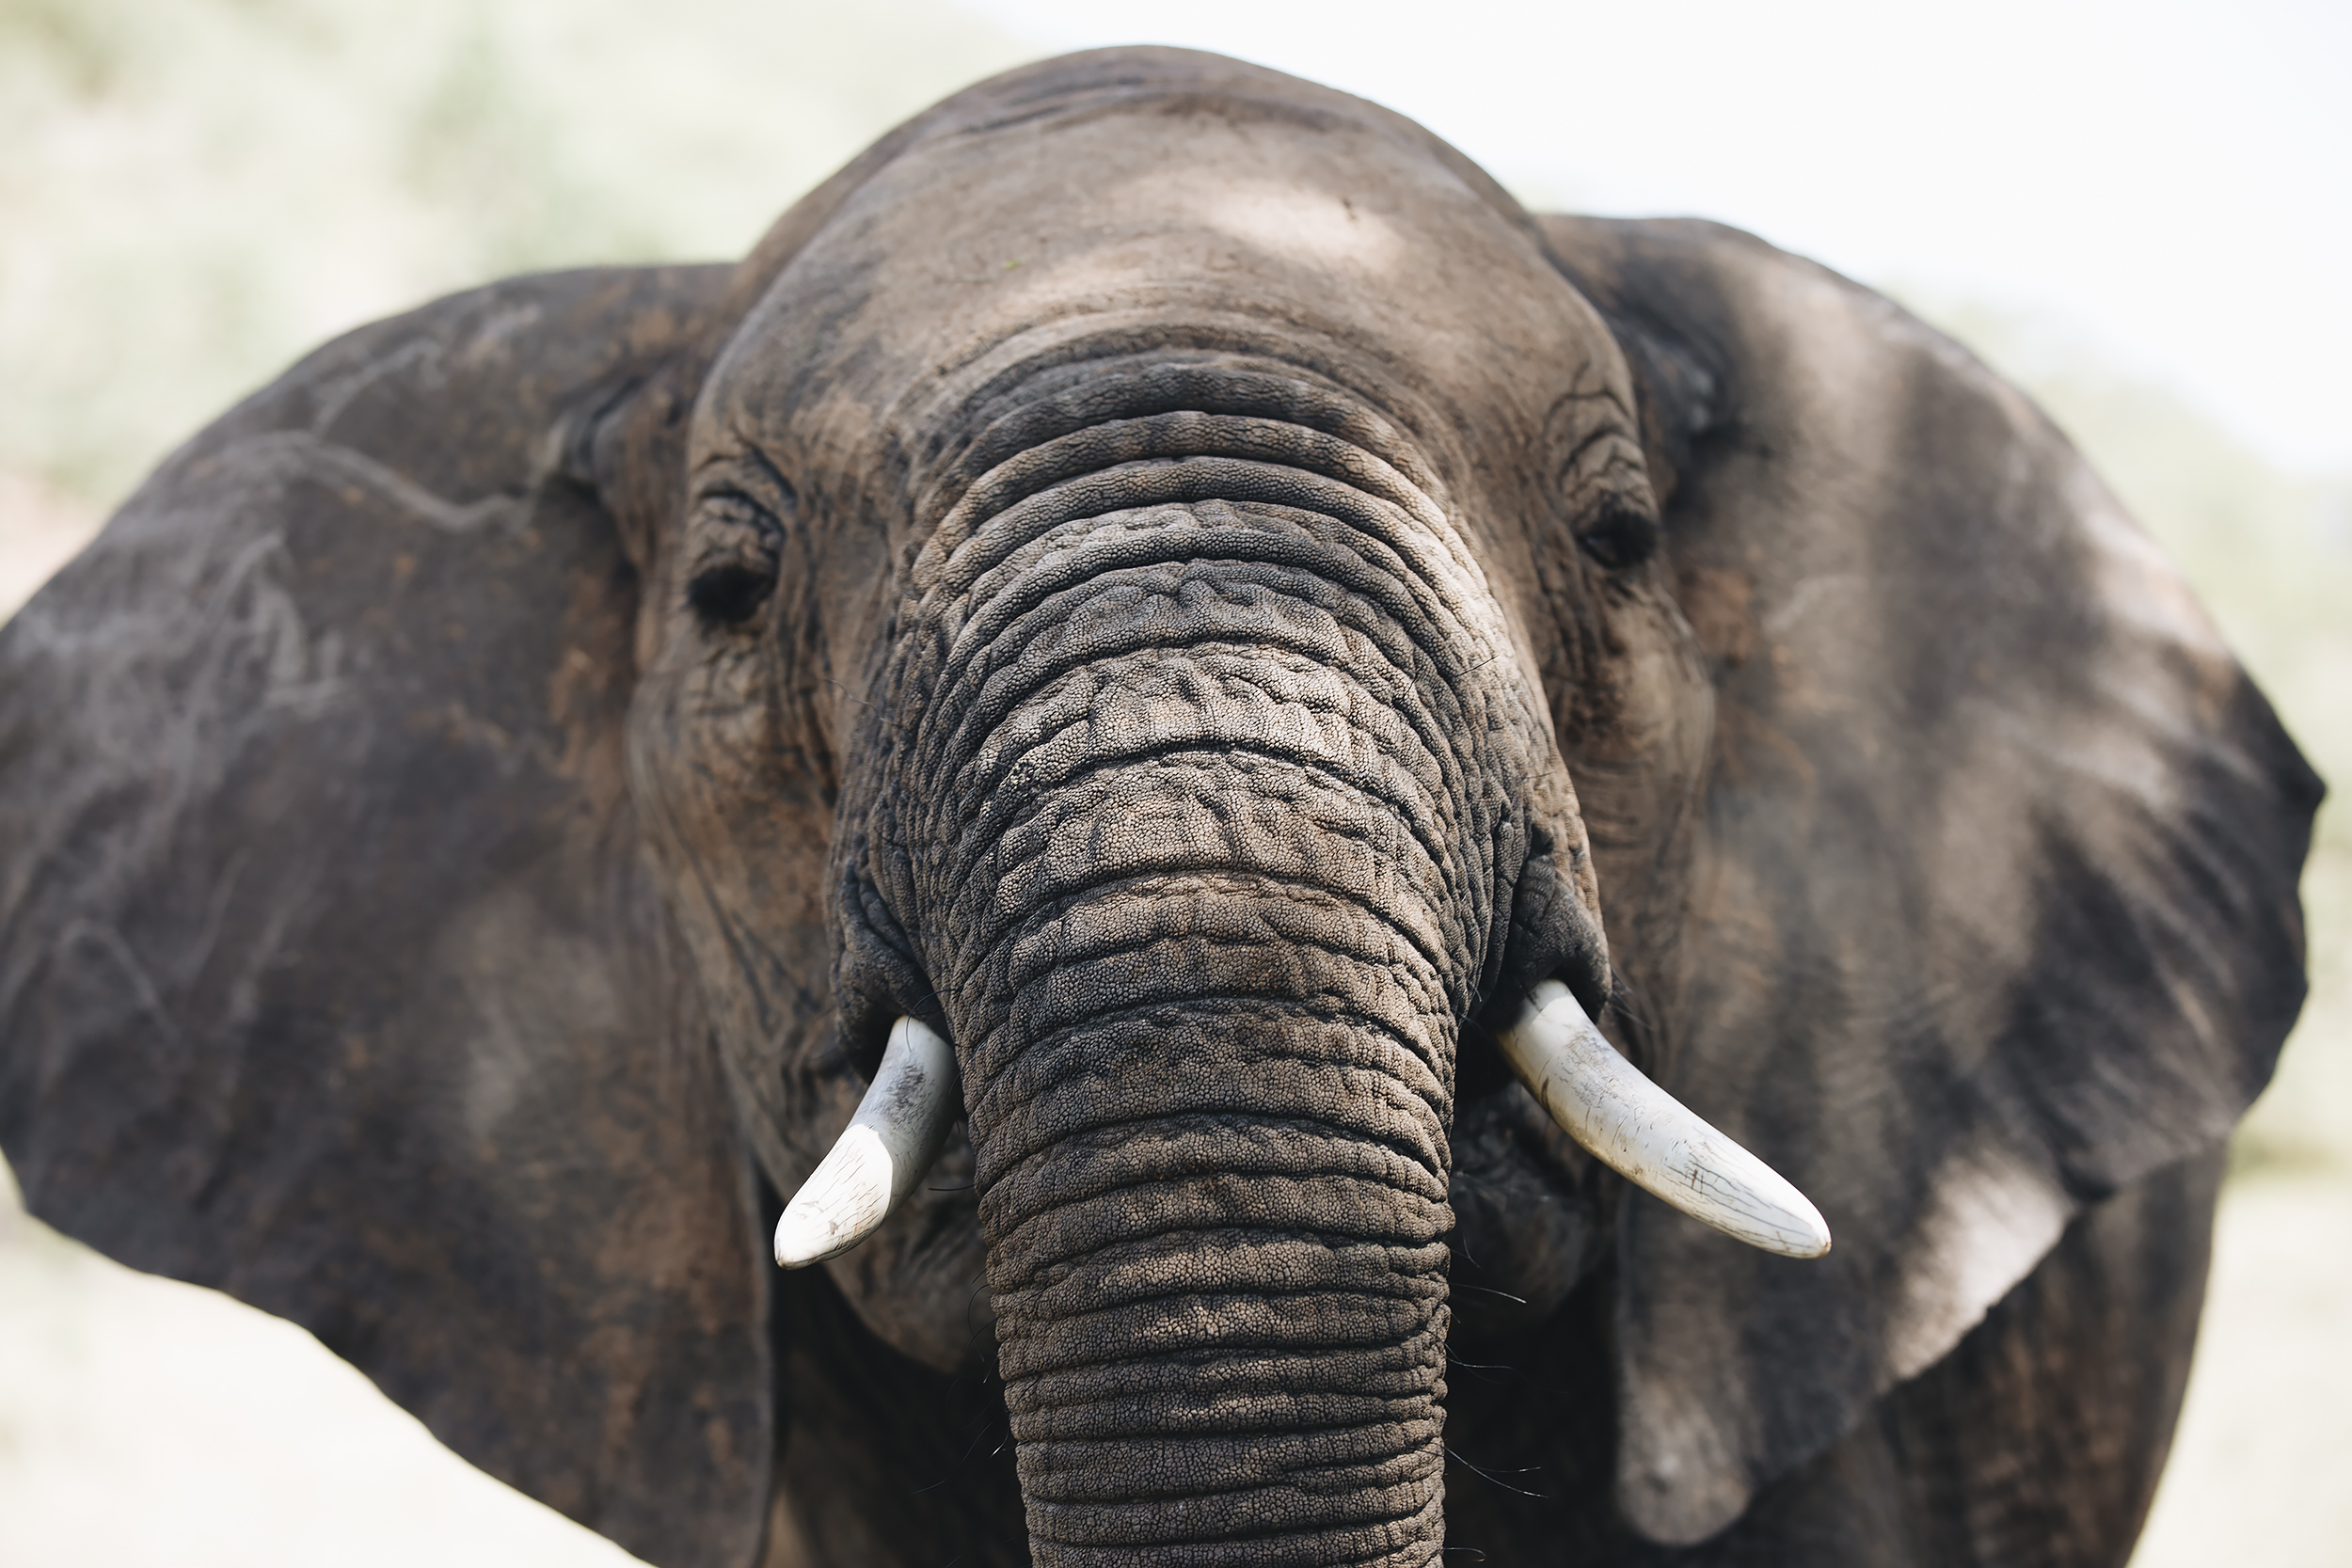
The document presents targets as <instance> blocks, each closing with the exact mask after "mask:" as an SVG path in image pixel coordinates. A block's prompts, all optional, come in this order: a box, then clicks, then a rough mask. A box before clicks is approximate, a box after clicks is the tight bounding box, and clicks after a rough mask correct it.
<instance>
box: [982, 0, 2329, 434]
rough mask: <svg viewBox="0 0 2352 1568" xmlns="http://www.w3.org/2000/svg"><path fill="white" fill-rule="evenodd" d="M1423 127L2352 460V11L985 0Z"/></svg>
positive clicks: (1880, 2) (2252, 1) (1606, 203)
mask: <svg viewBox="0 0 2352 1568" xmlns="http://www.w3.org/2000/svg"><path fill="white" fill-rule="evenodd" d="M967 4H968V5H969V6H970V8H973V9H976V10H977V11H979V12H981V13H982V14H984V15H987V16H989V17H992V18H993V19H994V20H996V21H997V22H999V23H1000V24H1003V25H1005V26H1006V27H1007V28H1009V29H1010V30H1013V31H1015V32H1018V33H1020V34H1022V35H1024V36H1025V37H1026V38H1028V39H1029V40H1033V41H1035V42H1037V43H1039V44H1042V45H1046V46H1051V47H1057V48H1067V49H1081V48H1091V47H1094V46H1097V45H1102V44H1110V43H1134V42H1157V43H1176V44H1184V45H1187V46H1190V47H1194V48H1201V49H1215V50H1217V51H1219V52H1220V53H1224V54H1228V55H1240V56H1242V57H1244V58H1247V59H1251V60H1256V61H1259V62H1261V63H1263V64H1265V65H1270V66H1274V67H1277V68H1279V69H1280V70H1283V71H1292V72H1295V73H1296V74H1298V75H1302V76H1308V77H1311V78H1313V79H1315V80H1318V81H1322V82H1326V83H1328V84H1330V85H1332V86H1334V87H1343V88H1345V89H1347V90H1348V91H1351V92H1356V93H1360V94H1362V95H1363V96H1365V97H1367V98H1371V99H1375V100H1376V101H1378V102H1380V103H1385V104H1388V105H1389V106H1390V107H1391V108H1394V109H1398V110H1401V111H1402V112H1404V113H1406V114H1407V115H1410V116H1412V117H1413V118H1414V119H1418V120H1420V121H1421V122H1422V124H1424V125H1426V126H1428V127H1429V128H1430V129H1432V130H1434V131H1436V132H1437V133H1438V134H1439V135H1443V136H1445V137H1446V138H1447V139H1449V140H1450V141H1452V142H1454V144H1455V145H1456V146H1458V147H1459V148H1461V149H1462V150H1464V151H1465V152H1467V153H1469V154H1470V156H1471V157H1472V158H1475V159H1476V160H1478V161H1479V162H1480V163H1481V164H1483V165H1485V166H1486V168H1487V169H1488V170H1489V171H1490V172H1492V173H1494V174H1495V175H1496V176H1497V177H1498V178H1500V179H1501V180H1502V181H1503V182H1504V183H1506V184H1508V185H1510V186H1512V187H1513V188H1514V189H1515V190H1517V191H1518V193H1519V194H1520V195H1521V196H1522V197H1524V198H1529V199H1531V200H1535V201H1540V202H1543V203H1545V204H1556V205H1559V206H1563V207H1573V208H1576V209H1578V210H1581V211H1584V212H1593V213H1603V214H1625V215H1629V214H1691V215H1696V216H1702V217H1711V218H1718V219H1721V220H1723V221H1724V222H1726V223H1733V224H1737V225H1739V226H1740V227H1741V228H1744V229H1749V230H1755V231H1756V232H1757V233H1759V234H1762V235H1763V236H1764V237H1765V238H1767V239H1770V240H1772V241H1773V242H1774V243H1776V244H1779V245H1785V246H1787V247H1788V248H1789V249H1792V250H1796V251H1800V252H1803V253H1804V254H1806V255H1809V256H1812V257H1814V258H1816V259H1817V260H1820V261H1826V262H1828V263H1829V264H1830V265H1832V266H1835V267H1836V268H1837V269H1838V270H1840V271H1842V272H1845V273H1848V274H1850V275H1851V276H1853V277H1859V278H1863V279H1865V280H1867V281H1869V282H1873V283H1878V284H1882V285H1883V284H1894V285H1896V286H1898V287H1909V288H1912V289H1916V290H1924V291H1927V292H1929V293H1931V294H1940V295H1952V296H1964V297H1968V298H1972V299H1981V300H1985V301H1989V302H1992V303H1994V304H1996V305H1999V306H2002V307H2006V308H2009V309H2018V310H2022V311H2025V312H2027V313H2029V314H2033V315H2037V316H2044V317H2047V318H2048V319H2049V320H2050V321H2051V322H2052V323H2053V324H2055V325H2058V326H2059V327H2061V328H2062V329H2064V330H2067V331H2071V332H2074V333H2076V334H2079V335H2080V336H2081V337H2082V338H2083V339H2084V340H2085V341H2086V344H2087V346H2089V347H2091V348H2094V349H2096V350H2097V351H2098V352H2099V353H2100V355H2101V356H2102V357H2104V358H2106V359H2108V360H2110V361H2112V362H2114V363H2115V364H2117V365H2118V366H2119V367H2120V368H2123V369H2126V370H2130V371H2134V372H2139V373H2142V374H2145V375H2148V376H2150V377H2151V378H2153V379H2155V380H2158V381H2161V382H2162V383H2164V384H2165V385H2167V386H2168V387H2169V388H2172V389H2174V390H2175V391H2177V392H2179V393H2180V394H2181V395H2182V396H2184V397H2185V398H2186V399H2187V400H2188V401H2190V402H2191V403H2192V404H2195V405H2197V406H2199V407H2201V408H2202V409H2204V410H2206V411H2207V412H2209V413H2211V414H2213V415H2214V416H2216V417H2217V419H2219V420H2221V421H2222V422H2223V423H2224V424H2225V425H2227V426H2228V427H2229V428H2230V429H2231V430H2232V431H2233V433H2235V434H2236V435H2237V436H2240V437H2241V438H2243V439H2244V440H2246V441H2247V442H2248V443H2249V445H2251V446H2252V447H2254V448H2255V450H2257V451H2260V452H2261V453H2263V454H2264V455H2265V456H2267V457H2269V458H2270V459H2271V460H2273V461H2274V462H2277V463H2280V464H2281V465H2284V466H2286V467H2291V468H2296V469H2301V470H2305V471H2310V470H2315V469H2324V470H2330V471H2335V472H2344V471H2352V391H2347V388H2346V379H2345V377H2346V373H2347V368H2352V287H2347V284H2348V283H2352V0H2235V3H2233V4H2231V5H2228V6H2219V5H2206V6H2190V5H2183V4H2177V3H2162V0H2159V3H2146V4H2137V5H2131V4H2120V3H2115V0H2057V3H2042V4H2034V3H2028V0H1973V3H1971V4H1968V5H1965V6H1955V5H1949V4H1946V5H1935V6H1925V5H1898V4H1888V3H1886V0H1793V3H1792V0H1773V3H1772V4H1754V3H1747V4H1732V3H1724V0H1671V3H1659V4H1629V3H1626V0H1612V3H1610V4H1594V3H1590V0H1571V3H1559V0H1554V3H1550V4H1528V3H1518V0H1453V3H1450V4H1448V5H1445V6H1443V7H1434V6H1428V5H1407V4H1404V3H1402V0H1357V3H1354V4H1348V5H1334V4H1306V3H1297V0H1188V3H1185V4H1183V5H1176V6H1171V5H1168V4H1167V3H1166V0H1157V3H1152V4H1145V3H1142V0H967Z"/></svg>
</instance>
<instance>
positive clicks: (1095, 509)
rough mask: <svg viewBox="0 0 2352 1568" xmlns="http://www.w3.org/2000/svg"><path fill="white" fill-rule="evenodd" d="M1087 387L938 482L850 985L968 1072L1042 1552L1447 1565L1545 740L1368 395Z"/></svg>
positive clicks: (1126, 374)
mask: <svg viewBox="0 0 2352 1568" xmlns="http://www.w3.org/2000/svg"><path fill="white" fill-rule="evenodd" d="M1058 373H1059V375H1060V377H1061V381H1062V383H1064V384H1065V385H1063V386H1062V387H1061V388H1060V389H1058V390H1057V389H1055V388H1053V387H1050V386H1048V387H1044V388H1042V390H1041V387H1040V386H1036V385H1033V386H1029V387H1025V388H1023V389H1022V395H1021V396H1020V397H1018V398H1016V399H1015V400H1013V406H1012V407H1011V409H1010V411H1009V412H1008V413H1006V414H1004V415H1002V416H1001V417H999V418H997V419H995V420H993V422H989V423H986V424H985V425H984V426H983V428H982V431H981V434H980V435H979V436H977V438H976V439H975V440H974V441H973V442H972V443H971V444H970V446H969V448H968V449H967V450H966V451H964V453H963V454H962V455H961V458H959V459H957V460H956V464H955V469H954V471H951V472H950V473H949V475H948V478H949V480H951V481H952V482H953V483H946V482H942V483H941V485H940V492H944V493H946V495H947V498H948V499H946V500H944V501H942V502H940V503H939V513H938V515H937V516H936V520H935V522H934V524H933V526H932V528H931V530H930V545H929V546H927V548H926V550H925V553H924V556H923V558H922V560H921V561H919V562H917V563H916V567H915V572H914V587H915V589H916V590H917V593H918V597H919V602H918V603H917V604H915V605H914V606H912V607H910V613H909V614H908V617H907V626H908V630H907V633H906V635H905V636H904V637H903V638H902V640H901V641H900V642H899V644H898V650H897V652H896V654H895V656H894V658H895V663H894V668H893V671H892V673H891V675H890V677H889V679H888V681H887V682H886V684H885V688H884V697H883V701H882V702H880V703H878V704H877V705H876V706H875V712H876V713H877V714H880V715H891V714H902V715H906V716H908V722H907V723H906V724H904V725H903V726H898V725H895V724H885V723H884V722H883V721H882V720H880V719H878V720H877V721H875V722H876V741H875V744H876V747H877V751H878V754H879V759H880V760H879V762H878V764H877V766H876V768H875V770H874V772H873V773H872V774H870V775H869V776H868V777H869V778H870V781H871V783H870V785H869V793H868V794H867V795H866V805H865V806H864V807H863V818H864V821H865V823H866V828H865V830H864V832H862V833H861V834H860V835H859V836H858V837H857V838H856V839H855V840H854V841H852V842H850V843H849V844H848V852H849V854H850V860H849V862H848V863H847V866H846V870H847V873H848V874H847V876H846V877H845V879H844V884H843V897H842V899H841V903H840V908H841V909H842V910H843V911H844V926H845V929H846V930H847V932H848V934H849V938H850V942H849V948H848V952H849V958H848V959H847V960H845V962H846V968H845V971H844V975H845V979H844V984H845V987H846V989H847V990H849V991H850V993H852V994H857V993H862V994H865V995H868V996H871V997H873V998H875V1001H874V1003H872V1004H870V1005H869V1007H870V1008H871V1009H872V1010H875V1011H880V1010H882V1009H884V1008H887V1007H891V1006H896V1007H898V1008H900V1009H908V1008H914V1007H917V1006H920V1005H921V1003H920V1002H919V1001H918V1000H917V999H922V998H927V997H929V996H930V995H931V994H933V993H934V988H935V995H936V997H937V1004H938V1005H937V1011H936V1015H935V1016H937V1017H939V1018H940V1020H941V1022H943V1023H944V1024H945V1025H946V1032H947V1033H948V1035H949V1036H950V1037H952V1038H953V1040H954V1042H955V1049H956V1053H957V1057H958V1064H957V1065H958V1067H959V1069H960V1070H961V1079H962V1086H963V1097H964V1106H965V1110H966V1112H967V1116H968V1120H969V1126H970V1129H971V1133H972V1139H973V1144H974V1148H975V1150H976V1152H977V1159H978V1168H977V1180H978V1186H979V1189H980V1192H981V1202H980V1213H981V1224H982V1229H983V1232H984V1235H985V1238H986V1241H987V1243H988V1248H989V1259H990V1260H989V1282H990V1286H991V1289H992V1291H993V1293H994V1299H995V1313H996V1329H997V1336H998V1344H999V1359H1000V1366H1001V1370H1002V1371H1003V1374H1004V1378H1005V1382H1006V1386H1007V1400H1008V1404H1009V1413H1010V1418H1011V1425H1012V1433H1013V1437H1014V1439H1015V1441H1016V1444H1017V1453H1018V1462H1019V1469H1020V1474H1021V1479H1022V1486H1023V1491H1024V1494H1025V1499H1026V1504H1027V1509H1028V1518H1029V1528H1030V1530H1031V1534H1032V1541H1033V1551H1034V1554H1035V1556H1036V1559H1037V1560H1038V1561H1039V1562H1041V1563H1047V1564H1064V1563H1093V1562H1104V1563H1108V1562H1112V1561H1117V1562H1120V1563H1132V1562H1138V1561H1150V1562H1168V1563H1173V1562H1184V1563H1221V1562H1243V1561H1247V1562H1250V1563H1318V1564H1325V1563H1329V1564H1336V1563H1372V1562H1382V1563H1388V1562H1395V1563H1404V1562H1413V1563H1424V1562H1430V1561H1434V1560H1436V1558H1437V1554H1438V1551H1439V1550H1440V1548H1441V1544H1442V1537H1443V1470H1442V1464H1443V1457H1444V1449H1443V1443H1442V1436H1441V1433H1442V1424H1443V1400H1444V1393H1445V1384H1444V1367H1445V1339H1446V1327H1447V1321H1448V1314H1447V1306H1446V1259H1447V1252H1446V1246H1445V1241H1444V1237H1445V1233H1446V1231H1447V1230H1448V1228H1449V1227H1450V1225H1451V1223H1452V1221H1451V1214H1450V1212H1449V1210H1448V1208H1447V1203H1446V1190H1447V1176H1448V1166H1449V1152H1448V1142H1447V1133H1448V1127H1449V1124H1450V1121H1451V1118H1452V1114H1453V1093H1454V1047H1455V1038H1456V1029H1457V1024H1458V1021H1459V1020H1460V1019H1462V1018H1464V1017H1466V1016H1468V1015H1469V1013H1470V1011H1471V1009H1472V1008H1473V1006H1475V1002H1476V998H1477V996H1478V994H1479V992H1480V990H1481V988H1482V986H1484V985H1485V984H1486V983H1488V982H1489V981H1491V979H1492V975H1493V966H1494V964H1495V962H1496V961H1497V960H1498V958H1499V956H1500V952H1501V949H1502V946H1503V942H1504V936H1505V934H1506V933H1507V932H1508V931H1509V930H1510V929H1511V916H1512V911H1511V908H1510V902H1511V898H1512V889H1513V886H1514V883H1515V881H1516V879H1518V877H1519V875H1520V872H1521V869H1522V867H1523V866H1524V865H1525V864H1526V863H1528V859H1529V842H1530V830H1529V817H1528V806H1527V802H1528V800H1529V795H1530V787H1531V786H1530V783H1529V781H1530V780H1531V778H1533V777H1534V776H1535V775H1536V774H1538V773H1539V772H1542V771H1545V769H1544V768H1543V767H1542V762H1541V760H1540V756H1539V753H1541V752H1542V750H1543V748H1545V747H1548V744H1549V742H1548V738H1547V732H1546V731H1545V730H1544V727H1543V725H1542V722H1541V720H1540V718H1539V717H1538V716H1537V710H1536V708H1535V707H1534V705H1533V704H1532V702H1531V701H1530V699H1529V697H1528V694H1527V692H1526V691H1525V690H1524V689H1523V688H1522V687H1520V686H1519V685H1518V681H1517V677H1515V676H1514V675H1513V674H1512V673H1511V672H1512V671H1513V670H1514V669H1515V668H1516V661H1515V660H1513V659H1512V658H1510V657H1508V653H1507V647H1508V644H1507V639H1506V636H1505V634H1504V633H1503V631H1502V621H1501V615H1500V611H1499V610H1498V608H1497V607H1496V605H1495V602H1494V600H1493V597H1492V594H1491V593H1490V592H1489V591H1488V589H1487V587H1486V582H1485V580H1484V578H1483V577H1482V576H1481V575H1480V573H1479V570H1478V568H1477V566H1476V565H1475V564H1474V562H1472V560H1471V557H1470V553H1469V551H1468V550H1467V548H1466V547H1465V546H1464V545H1463V543H1462V541H1461V538H1460V536H1459V535H1458V533H1456V532H1455V531H1454V528H1453V527H1452V525H1451V524H1450V522H1449V521H1448V519H1447V517H1446V515H1445V514H1444V512H1443V509H1442V508H1441V506H1440V505H1439V504H1438V501H1437V500H1435V499H1432V496H1433V492H1432V483H1433V482H1432V481H1431V480H1430V479H1429V476H1428V473H1427V471H1426V469H1424V468H1422V467H1420V465H1419V463H1418V460H1417V459H1416V458H1415V456H1414V455H1413V451H1412V448H1411V446H1410V444H1409V443H1408V442H1406V440H1404V439H1403V438H1402V437H1401V436H1398V435H1397V434H1396V432H1395V431H1394V430H1393V429H1391V428H1390V427H1389V426H1387V425H1386V424H1384V423H1383V422H1382V421H1381V420H1379V419H1377V418H1376V417H1375V416H1373V415H1372V414H1370V413H1368V412H1367V411H1366V410H1365V409H1364V408H1363V406H1362V405H1361V404H1360V403H1359V402H1358V401H1356V400H1354V399H1351V398H1348V397H1345V396H1343V395H1341V394H1339V393H1338V392H1336V391H1334V390H1333V389H1331V388H1329V387H1327V386H1325V385H1319V384H1316V383H1314V382H1312V381H1311V380H1310V379H1307V378H1304V377H1302V376H1294V375H1288V374H1284V373H1278V372H1276V371H1273V370H1269V369H1267V368H1265V367H1264V366H1263V364H1262V363H1261V364H1256V365H1250V364H1240V363H1237V362H1235V361H1233V360H1232V359H1221V358H1219V357H1217V356H1201V358H1200V361H1199V362H1196V363H1166V362H1152V361H1150V360H1148V359H1147V360H1145V361H1141V362H1137V361H1129V362H1124V363H1108V364H1106V363H1103V362H1095V363H1092V364H1088V365H1082V366H1075V367H1065V368H1064V370H1063V371H1062V372H1058ZM1051 379H1052V378H1050V377H1049V378H1048V380H1049V381H1051ZM1049 394H1050V395H1049Z"/></svg>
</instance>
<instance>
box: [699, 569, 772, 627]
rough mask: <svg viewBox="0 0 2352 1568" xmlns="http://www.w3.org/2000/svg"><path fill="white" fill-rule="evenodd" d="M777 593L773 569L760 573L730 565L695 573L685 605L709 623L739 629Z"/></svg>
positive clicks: (757, 570) (755, 570)
mask: <svg viewBox="0 0 2352 1568" xmlns="http://www.w3.org/2000/svg"><path fill="white" fill-rule="evenodd" d="M775 591H776V574H775V572H774V571H773V570H772V569H771V570H768V571H761V570H759V569H758V568H757V567H754V566H743V565H738V564H736V563H734V562H729V563H728V564H726V565H723V566H711V567H707V568H705V569H704V570H702V571H700V572H697V573H695V574H694V580H693V581H691V582H690V583H688V584H687V585H686V602H687V603H689V604H691V605H692V606H693V607H694V613H695V614H697V615H700V616H701V617H702V618H703V619H704V620H706V621H709V622H712V623H714V624H716V625H719V626H741V625H742V624H743V623H744V622H746V621H748V620H750V619H751V618H752V617H753V616H754V615H755V614H757V613H758V612H759V607H760V606H761V605H764V604H766V603H767V602H768V596H769V595H770V594H773V593H774V592H775Z"/></svg>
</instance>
